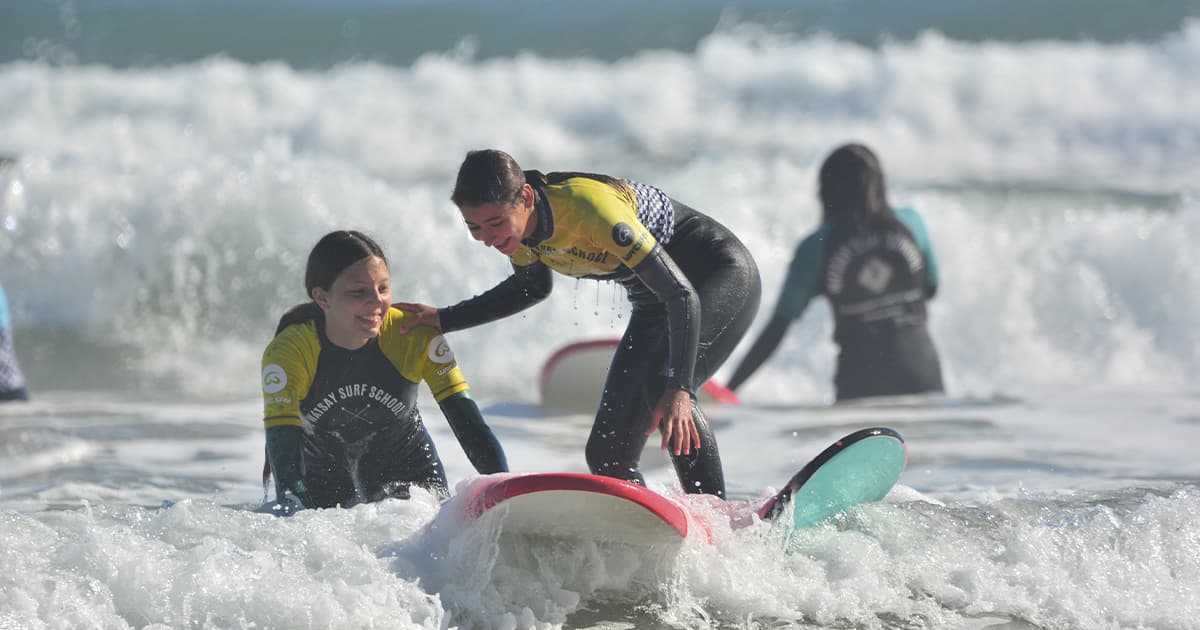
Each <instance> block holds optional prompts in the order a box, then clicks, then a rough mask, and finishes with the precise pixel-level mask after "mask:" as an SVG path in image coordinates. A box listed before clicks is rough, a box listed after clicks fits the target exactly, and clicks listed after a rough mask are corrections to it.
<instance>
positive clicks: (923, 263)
mask: <svg viewBox="0 0 1200 630" xmlns="http://www.w3.org/2000/svg"><path fill="white" fill-rule="evenodd" d="M894 215H895V219H894V220H892V219H890V218H889V220H887V221H885V222H883V224H881V225H880V226H877V228H876V229H873V230H871V231H870V232H869V233H867V234H866V235H864V236H857V237H853V238H849V239H845V240H843V241H842V242H840V243H839V244H834V245H833V246H832V251H829V250H830V249H831V246H830V244H829V241H830V239H831V237H832V234H831V229H830V227H829V226H828V225H823V226H821V227H820V228H819V229H817V230H816V231H815V232H813V233H812V234H810V235H808V237H806V238H805V239H804V240H802V241H801V242H800V244H799V246H797V247H796V253H795V255H794V256H793V258H792V263H791V266H790V267H789V269H788V274H787V278H786V280H785V281H784V284H783V289H782V290H781V291H780V294H779V302H778V304H777V305H776V307H775V312H774V314H773V315H772V316H771V320H770V321H769V322H768V323H767V326H766V327H765V328H764V329H763V331H762V333H760V335H759V338H758V339H757V340H756V341H755V342H754V344H753V345H752V347H751V348H750V350H749V351H748V352H747V353H746V356H745V357H743V359H742V362H741V365H739V366H738V368H737V369H736V370H735V371H734V374H733V377H732V378H731V379H730V381H729V387H730V388H737V387H739V386H740V385H741V384H742V383H743V382H745V380H746V379H747V378H749V377H750V375H751V374H753V373H754V371H755V370H756V369H757V368H758V366H760V365H761V364H762V363H763V362H764V361H766V359H767V358H768V357H769V356H770V355H771V353H773V352H774V351H775V349H776V347H778V345H779V343H780V341H781V340H782V339H783V336H784V333H785V332H786V330H787V327H788V326H789V325H790V324H791V322H792V321H794V320H796V319H797V318H799V317H800V315H801V314H803V313H804V311H805V309H806V308H807V307H808V304H809V302H811V301H812V299H813V298H814V297H816V296H818V295H825V296H826V297H827V298H828V299H829V302H830V304H831V305H832V306H833V315H834V321H835V330H834V341H835V342H836V343H837V344H838V346H839V347H840V349H841V352H840V353H839V354H838V361H837V373H836V375H835V376H834V385H835V388H836V390H837V399H838V400H839V401H841V400H850V399H855V398H864V397H868V396H890V395H899V394H916V393H923V392H940V391H942V370H941V364H940V362H939V361H938V355H937V351H936V349H935V347H934V344H933V340H932V338H930V336H929V331H928V329H927V326H926V318H927V315H926V306H925V304H926V302H927V301H928V300H929V299H931V298H932V297H933V296H934V294H936V293H937V287H938V266H937V258H936V257H935V256H934V255H933V247H932V245H931V244H930V240H929V236H928V234H927V233H926V231H925V226H924V223H923V222H922V221H921V217H920V215H918V214H917V213H916V211H915V210H913V209H911V208H899V209H897V210H895V211H894Z"/></svg>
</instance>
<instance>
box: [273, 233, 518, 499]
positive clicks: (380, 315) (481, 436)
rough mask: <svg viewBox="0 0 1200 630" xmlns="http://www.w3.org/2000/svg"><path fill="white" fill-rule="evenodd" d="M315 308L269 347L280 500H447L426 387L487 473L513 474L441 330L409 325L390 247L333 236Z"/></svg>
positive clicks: (292, 321)
mask: <svg viewBox="0 0 1200 630" xmlns="http://www.w3.org/2000/svg"><path fill="white" fill-rule="evenodd" d="M304 284H305V288H306V289H307V290H308V294H309V296H310V297H311V298H312V301H311V302H308V303H305V304H301V305H300V306H297V307H295V308H293V309H291V310H290V311H288V313H287V314H285V315H284V316H283V318H282V319H281V320H280V322H279V327H278V328H277V329H276V332H275V338H274V339H272V340H271V343H270V344H269V345H268V346H267V349H266V351H265V352H263V359H262V370H263V371H262V389H263V397H264V405H265V414H264V423H265V424H266V437H267V456H268V458H269V465H270V468H271V469H272V470H273V472H274V475H275V481H276V485H275V490H276V497H277V499H279V500H281V501H282V500H284V498H285V496H286V494H288V493H290V494H292V495H294V496H295V497H296V498H298V499H299V500H300V501H301V502H302V503H303V504H304V506H305V507H310V508H312V507H333V506H338V505H341V506H350V505H353V504H356V503H362V502H368V501H376V500H379V499H382V498H384V497H407V496H408V492H409V487H410V486H413V485H416V486H421V487H424V488H426V489H429V490H431V491H433V492H435V493H437V494H439V495H441V496H446V495H447V494H448V489H447V482H446V472H445V470H444V468H443V467H442V461H441V459H440V458H439V457H438V453H437V449H436V448H434V445H433V440H432V439H431V438H430V436H429V432H428V431H427V430H426V428H425V425H424V423H423V421H422V419H421V414H420V412H419V411H418V410H417V406H416V402H417V393H418V392H417V386H418V384H419V383H420V382H421V381H424V382H425V384H426V386H428V387H429V389H430V391H431V392H432V394H433V397H434V400H436V401H437V403H438V406H439V408H441V410H442V414H443V415H445V417H446V419H447V420H448V421H449V422H450V427H451V428H452V429H453V430H454V435H455V437H457V438H458V441H459V443H460V444H461V445H462V447H463V450H464V451H466V454H467V457H468V458H469V459H470V461H471V463H472V464H473V465H474V466H475V469H476V470H477V471H479V472H480V473H485V474H486V473H494V472H504V471H506V470H507V469H508V466H507V464H506V462H505V458H504V452H503V450H501V448H500V444H499V442H498V441H497V440H496V438H495V436H494V435H493V434H492V431H491V429H490V428H489V427H488V426H487V424H486V423H485V422H484V420H483V416H482V415H481V414H480V412H479V407H478V406H477V405H476V404H475V401H474V400H472V399H471V397H470V395H469V393H468V391H469V387H468V385H467V381H466V379H464V378H463V374H462V371H461V370H460V369H459V367H458V364H457V363H456V362H455V360H454V354H453V353H452V352H451V351H450V347H449V346H448V345H446V340H445V339H443V338H442V336H441V334H439V333H438V331H437V330H435V329H433V328H430V327H428V326H415V327H414V326H403V328H402V324H405V323H407V321H408V320H410V319H412V316H411V315H410V314H408V313H405V312H403V311H400V310H398V309H394V308H391V307H390V303H391V292H390V288H389V287H390V273H389V271H388V265H387V260H385V259H384V256H383V252H382V251H381V250H380V248H379V246H378V245H377V244H375V242H374V241H373V240H371V239H370V238H369V237H367V236H366V235H365V234H362V233H360V232H353V231H338V232H331V233H329V234H327V235H326V236H325V237H324V238H322V239H321V240H320V241H319V242H318V243H317V244H316V246H315V247H313V250H312V253H311V254H309V257H308V269H307V271H306V272H305V277H304Z"/></svg>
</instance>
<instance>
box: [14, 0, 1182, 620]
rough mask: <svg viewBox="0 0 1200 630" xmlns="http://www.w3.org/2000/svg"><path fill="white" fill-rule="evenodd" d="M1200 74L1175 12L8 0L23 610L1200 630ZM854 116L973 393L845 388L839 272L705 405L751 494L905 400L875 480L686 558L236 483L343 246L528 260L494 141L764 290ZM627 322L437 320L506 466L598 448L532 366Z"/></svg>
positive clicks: (598, 287)
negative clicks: (938, 274) (458, 194)
mask: <svg viewBox="0 0 1200 630" xmlns="http://www.w3.org/2000/svg"><path fill="white" fill-rule="evenodd" d="M1197 67H1200V3H1197V2H1184V1H1175V2H1156V3H1147V4H1144V5H1141V4H1137V3H1125V2H1115V1H1114V2H1106V1H1095V2H1085V1H1082V0H1080V1H1063V2H1056V3H1040V2H1023V1H1018V2H1003V3H1002V2H990V1H984V0H978V1H973V2H949V1H947V2H941V1H934V0H930V1H927V2H920V3H904V4H894V5H893V4H887V5H884V6H880V5H879V4H877V3H870V2H862V1H857V0H847V1H837V0H812V1H805V2H773V1H768V0H759V1H755V2H743V3H733V2H728V3H723V2H717V1H715V0H698V1H696V2H684V1H682V0H679V1H665V2H654V3H635V2H625V1H616V2H612V3H587V4H584V3H577V2H536V1H534V0H518V1H515V2H509V3H491V2H485V1H483V0H475V1H467V0H457V1H440V2H439V1H433V0H428V1H418V0H408V1H396V2H384V1H381V0H355V1H353V2H348V3H339V4H333V3H319V2H308V1H301V2H289V3H284V2H277V1H273V0H272V1H265V2H256V3H235V2H223V1H216V2H205V3H198V2H195V3H193V2H182V1H174V2H142V1H136V0H127V1H118V0H108V1H99V0H96V1H92V2H81V1H69V0H56V1H31V2H16V1H10V0H0V112H3V115H0V156H3V159H2V160H0V282H3V283H4V286H5V289H6V290H7V293H8V297H9V300H10V305H11V307H12V310H13V313H12V315H13V321H14V325H15V335H16V341H17V349H18V351H19V353H20V357H21V360H22V367H23V368H24V369H25V371H26V373H27V375H28V377H29V379H30V389H31V392H32V394H33V400H32V401H31V402H29V403H14V404H6V405H2V406H0V569H2V570H0V628H5V629H7V628H21V629H24V628H38V629H41V628H105V629H108V628H152V629H155V630H160V629H164V628H499V629H514V628H539V629H541V628H709V627H720V628H791V627H798V628H992V629H994V630H1000V629H1005V630H1014V629H1027V628H1063V629H1076V628H1200V621H1197V619H1200V483H1198V481H1200V460H1197V458H1196V457H1195V450H1196V447H1195V445H1196V444H1200V387H1197V385H1196V382H1197V379H1196V377H1197V370H1198V368H1200V334H1198V333H1196V332H1195V331H1194V323H1195V322H1196V321H1200V254H1197V249H1196V248H1195V246H1194V243H1195V242H1197V240H1198V239H1200V187H1198V186H1197V184H1196V181H1197V180H1196V174H1197V165H1200V115H1197V113H1196V112H1200V82H1197V81H1196V76H1197V75H1196V70H1195V69H1196V68H1197ZM851 140H854V141H861V142H865V143H867V144H868V145H870V146H872V147H873V148H874V149H875V150H876V151H877V152H878V154H879V155H880V157H881V159H882V161H883V164H884V168H885V170H886V171H887V174H888V177H889V185H890V196H891V199H892V201H893V203H895V204H897V205H901V204H903V205H912V206H914V207H916V208H918V209H919V210H920V211H921V212H922V214H923V215H924V217H925V219H926V222H927V225H928V228H929V232H930V235H931V238H932V240H933V242H934V247H935V249H936V251H937V254H938V257H939V262H940V265H941V271H942V283H941V288H940V293H939V295H938V297H937V299H936V300H935V301H934V302H933V303H932V305H931V330H932V334H933V336H934V339H935V341H936V343H937V344H938V348H939V350H940V352H941V356H942V360H943V368H944V370H945V376H946V380H947V387H948V392H947V395H946V396H945V397H937V398H918V399H900V400H886V401H878V402H875V403H870V404H854V405H836V406H834V405H830V402H831V401H832V398H833V392H832V386H831V379H832V371H833V363H834V358H835V352H836V349H835V347H834V346H833V344H832V342H831V339H830V337H831V332H832V322H831V319H830V316H829V312H828V308H827V306H826V305H825V304H824V303H822V302H817V303H814V304H813V305H812V306H811V307H810V309H809V311H808V312H807V313H806V314H805V316H804V317H803V318H802V319H801V320H799V321H797V322H796V323H795V324H794V325H793V326H792V328H791V330H790V331H789V334H788V336H787V338H786V339H785V342H784V344H783V345H782V347H781V348H780V349H779V351H778V352H777V353H776V355H775V356H774V357H773V358H772V360H771V362H770V363H768V364H767V366H765V367H764V368H763V370H762V371H760V373H758V374H756V375H755V377H754V378H753V379H752V380H751V381H750V382H749V383H747V385H746V386H745V388H744V389H743V390H742V392H740V393H741V396H742V400H743V402H742V403H741V404H740V405H736V406H714V407H711V408H709V409H708V415H709V416H710V418H711V419H712V420H713V422H714V424H715V426H716V434H717V438H718V441H719V443H720V448H721V451H722V456H723V459H724V463H725V468H726V477H727V479H728V483H729V488H730V491H731V495H732V496H733V497H735V498H739V499H752V498H755V497H759V496H763V495H765V494H767V493H768V492H770V491H771V490H773V489H777V488H778V486H779V485H780V484H782V483H783V482H784V481H786V479H787V478H788V477H789V476H790V475H791V474H792V473H793V472H794V471H795V470H796V469H798V468H799V467H800V466H802V465H803V464H804V463H805V462H807V461H808V460H809V459H810V458H811V457H813V456H815V455H816V454H817V453H818V452H820V450H821V449H823V448H824V447H825V446H826V445H828V444H829V443H830V442H832V441H833V440H835V439H837V438H838V437H840V436H842V435H844V434H847V433H850V432H851V431H853V430H856V429H859V428H862V427H865V426H889V427H892V428H895V429H896V430H898V431H900V432H901V433H902V434H903V435H904V437H905V438H906V440H907V443H908V448H909V457H910V459H909V463H908V468H907V470H906V472H905V474H904V476H903V477H902V478H901V481H900V485H899V486H898V487H897V488H896V489H895V490H894V491H893V493H892V494H891V495H890V496H889V497H888V499H887V500H886V501H885V502H882V503H879V504H873V505H869V506H864V507H863V508H862V509H860V510H856V511H854V512H853V513H850V514H846V515H844V516H842V517H839V518H837V519H835V520H833V521H831V522H829V523H827V524H824V525H822V526H819V527H815V528H811V529H808V530H805V531H803V532H800V534H799V535H798V536H797V537H795V538H794V539H793V540H792V541H791V543H790V548H789V549H788V551H789V552H788V553H782V552H781V550H782V549H783V548H784V547H783V545H784V543H783V542H782V541H780V540H779V538H778V536H777V535H776V534H777V533H776V532H772V531H770V530H769V528H766V527H765V526H763V527H757V526H755V527H750V528H746V529H742V530H738V531H718V532H716V534H715V537H714V540H713V541H712V543H711V544H708V543H699V542H696V543H691V542H689V543H688V544H687V545H685V547H684V548H683V549H682V550H681V552H680V553H679V554H678V555H670V556H667V557H656V556H652V555H649V556H648V555H647V554H643V553H640V552H639V551H638V550H634V549H628V548H620V547H616V546H602V545H573V546H569V545H563V544H561V543H555V542H553V541H538V540H512V539H500V540H496V539H495V537H494V536H493V534H494V532H489V531H486V530H482V531H480V530H470V529H467V530H461V531H449V532H447V531H438V530H432V529H430V524H431V523H432V521H433V517H434V515H435V514H436V511H437V502H436V500H434V498H433V497H430V496H427V495H418V496H416V497H414V499H413V500H410V501H403V502H402V501H388V502H383V503H379V504H373V505H365V506H359V507H356V508H353V509H348V510H325V511H319V512H302V513H300V514H299V515H297V516H296V517H293V518H290V519H277V518H273V517H268V516H265V515H260V514H254V513H252V512H250V511H248V510H246V509H244V508H247V507H253V506H255V505H257V504H258V503H259V502H260V501H261V500H262V494H263V491H262V487H261V485H260V483H259V479H258V477H259V471H260V469H261V463H262V462H261V458H262V450H263V445H262V429H261V417H260V416H261V402H260V400H259V399H258V395H259V394H258V386H257V383H258V359H259V355H260V353H261V351H262V348H263V347H264V346H265V344H266V342H267V341H268V339H269V336H270V334H271V332H272V331H273V329H274V324H275V321H276V320H277V318H278V316H279V314H280V313H282V311H283V310H284V309H286V308H287V307H289V306H291V305H292V304H294V303H297V302H298V301H301V300H302V299H303V297H304V296H303V283H302V275H303V264H304V259H305V257H306V256H307V253H308V250H309V248H310V247H311V246H312V244H313V243H314V242H315V241H316V239H317V238H319V237H320V236H321V235H322V234H324V233H325V232H327V231H328V230H331V229H339V228H355V229H362V230H365V231H368V232H370V233H371V234H373V235H374V236H376V237H377V239H378V240H379V241H380V242H381V244H382V245H383V246H384V249H385V250H386V252H387V253H388V256H389V259H390V262H391V267H392V273H393V276H394V278H393V281H394V294H395V296H396V298H397V299H404V300H413V301H424V302H428V303H433V304H438V305H444V304H448V303H452V302H454V301H457V300H459V299H461V298H463V297H467V296H469V295H473V294H475V293H478V292H480V291H482V290H485V289H487V288H488V287H490V286H492V285H493V284H494V283H495V282H497V281H499V280H500V279H502V278H503V277H504V275H505V274H506V271H507V264H506V262H505V261H504V259H503V258H502V256H501V255H500V254H498V253H497V252H495V251H494V250H487V249H484V248H483V247H481V246H480V245H479V244H478V243H475V242H473V241H472V240H471V239H470V238H469V237H468V235H467V232H466V230H465V229H463V227H462V224H461V223H460V220H459V219H458V218H457V216H456V212H455V210H454V208H453V206H452V205H451V203H450V201H449V199H448V197H449V192H450V188H451V186H452V184H453V177H454V173H455V171H456V169H457V166H458V163H459V162H460V161H461V159H462V156H463V154H464V153H465V152H466V151H467V150H469V149H473V148H480V147H497V148H503V149H505V150H507V151H509V152H510V153H512V154H513V155H514V156H515V157H516V158H517V159H518V160H519V161H520V162H521V163H522V165H523V166H525V167H527V168H539V169H542V170H593V171H600V172H608V173H612V174H614V175H621V176H627V177H630V178H634V179H639V180H642V181H646V182H650V183H654V184H657V185H659V186H661V187H663V188H665V189H666V190H667V191H668V192H669V193H671V194H672V196H674V197H676V198H678V199H680V200H682V201H684V202H686V203H688V204H689V205H693V206H695V207H697V208H699V209H701V210H703V211H705V212H707V213H709V214H711V215H712V216H714V217H716V218H718V219H719V220H720V221H722V222H724V223H726V224H727V225H729V226H730V227H731V228H733V229H734V230H735V231H736V232H737V233H738V234H739V235H740V236H741V237H742V238H743V240H744V241H745V242H746V243H747V244H748V245H749V247H750V248H751V250H752V251H753V252H754V254H755V256H756V258H757V260H758V262H759V265H760V268H761V270H762V273H763V281H764V287H765V294H764V303H763V309H762V314H763V315H765V314H766V313H768V312H769V311H770V309H771V308H773V306H774V302H775V299H776V292H777V291H778V288H779V286H780V285H781V283H782V281H783V273H784V269H785V267H786V264H787V263H788V261H789V260H790V256H791V252H792V249H793V247H794V246H795V244H796V243H797V242H798V240H799V239H800V238H802V237H803V236H804V235H805V234H807V232H808V231H809V230H811V229H812V228H813V227H815V225H816V223H817V220H818V216H819V208H818V207H817V203H816V200H815V193H816V189H815V178H816V170H817V168H818V167H819V164H820V161H821V160H822V159H823V157H824V156H825V155H826V154H827V153H828V152H829V151H830V150H832V149H833V148H834V147H835V146H837V145H838V144H840V143H843V142H846V141H851ZM627 317H628V307H627V305H626V303H625V299H624V296H623V294H622V293H621V291H620V290H619V288H618V287H615V286H613V285H611V284H604V283H596V282H576V281H573V280H569V279H566V278H561V277H560V278H558V279H557V283H556V288H555V292H554V294H553V295H552V296H551V297H550V299H549V300H548V301H547V302H546V303H544V304H542V305H539V306H538V307H536V308H534V309H531V310H529V311H526V312H525V313H522V314H520V315H517V316H514V317H511V318H508V319H506V320H502V321H500V322H497V323H494V324H491V325H489V326H486V327H483V328H478V329H473V330H469V331H463V332H459V333H454V334H452V335H450V338H449V340H450V343H451V345H452V346H453V348H454V350H455V353H456V354H457V356H458V357H459V360H460V362H461V364H462V365H463V368H464V371H465V372H466V374H467V376H468V378H469V380H470V381H471V383H472V386H473V391H474V394H475V397H476V398H477V399H478V400H479V401H480V403H481V405H482V406H483V408H484V410H485V414H486V415H487V418H488V420H489V423H491V424H492V425H493V427H494V428H495V430H496V432H497V434H498V435H499V437H500V438H501V440H502V442H503V444H504V446H505V448H506V450H507V453H508V457H509V461H510V464H511V465H512V467H513V469H514V470H523V471H539V470H569V471H582V470H584V469H585V464H584V461H583V444H584V442H585V440H586V436H587V431H588V427H589V418H588V417H587V415H586V414H567V413H557V414H555V413H547V412H543V411H541V410H540V409H539V407H538V400H539V393H538V391H537V383H538V376H539V372H540V370H541V367H542V364H543V362H544V361H545V360H546V359H547V358H548V357H549V356H550V354H551V353H553V351H554V350H556V349H557V348H558V347H560V346H562V345H564V344H566V343H569V342H572V341H577V340H582V339H594V338H602V337H610V336H614V335H618V334H619V333H620V331H621V329H622V328H623V326H624V323H625V321H626V319H627ZM761 323H762V322H760V324H761ZM757 330H758V326H756V327H755V329H754V330H752V331H751V335H754V334H756V333H757ZM743 350H744V349H743ZM743 350H739V351H738V352H737V353H736V354H735V356H734V358H733V359H732V362H731V363H736V361H737V360H738V359H739V358H740V356H741V352H742V351H743ZM732 367H733V365H732V364H730V365H726V366H725V368H724V369H723V370H722V371H721V372H720V373H719V374H718V380H721V378H723V377H724V376H726V375H727V374H728V373H729V372H730V371H731V370H732ZM599 386H600V385H599V384H597V389H599ZM422 404H423V406H424V409H425V415H426V420H427V423H428V425H429V427H430V429H431V431H432V432H433V434H434V438H435V440H436V441H437V443H438V444H439V447H440V451H441V453H442V455H443V458H444V459H445V460H446V463H447V468H448V473H449V476H450V478H451V481H452V483H454V482H458V481H462V480H465V479H468V478H470V477H471V476H472V475H473V471H472V469H471V468H470V465H469V464H468V463H467V461H466V458H465V457H464V456H463V455H462V453H461V450H460V449H459V448H458V447H457V445H456V444H455V442H454V440H453V436H452V435H451V434H450V431H449V429H448V427H447V426H446V425H445V423H444V422H443V421H442V419H441V418H440V416H439V414H438V412H437V409H436V406H435V405H433V404H432V401H431V400H429V399H424V400H423V401H422ZM643 464H644V467H645V470H646V474H647V478H648V483H649V484H650V486H651V487H653V488H654V489H656V490H659V491H661V492H664V493H667V494H670V495H673V496H676V495H678V494H679V489H678V487H677V485H676V483H675V480H674V476H673V473H672V472H671V470H670V467H669V465H668V463H667V461H666V459H665V457H664V456H663V455H662V454H661V453H659V452H658V451H657V450H656V449H654V448H648V449H647V451H646V453H645V456H644V460H643ZM681 500H683V501H688V502H691V501H690V498H689V497H681ZM164 501H169V502H174V505H172V506H171V507H169V508H164V507H162V504H163V502H164ZM692 503H694V502H692ZM693 507H694V509H695V510H697V511H698V512H703V511H704V510H705V509H706V508H705V506H703V505H699V504H696V505H694V506H693Z"/></svg>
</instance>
